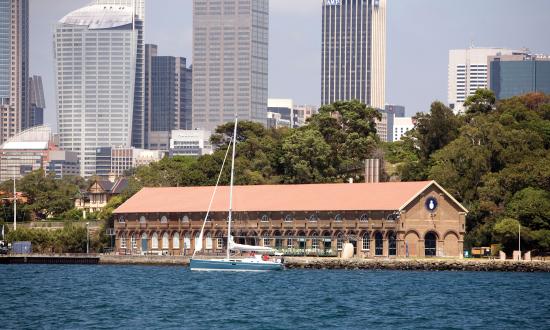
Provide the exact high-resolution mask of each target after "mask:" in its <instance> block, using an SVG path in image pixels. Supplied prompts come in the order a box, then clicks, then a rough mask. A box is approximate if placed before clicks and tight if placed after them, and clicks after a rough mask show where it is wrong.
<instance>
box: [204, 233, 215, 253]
mask: <svg viewBox="0 0 550 330" xmlns="http://www.w3.org/2000/svg"><path fill="white" fill-rule="evenodd" d="M213 243H214V242H212V234H211V233H208V234H206V244H205V248H206V250H212V246H213V245H214V244H213Z"/></svg>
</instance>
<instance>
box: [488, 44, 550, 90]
mask: <svg viewBox="0 0 550 330" xmlns="http://www.w3.org/2000/svg"><path fill="white" fill-rule="evenodd" d="M488 61H489V73H488V76H489V88H490V89H491V90H492V91H493V92H494V93H495V96H496V98H497V100H502V99H506V98H510V97H513V96H518V95H521V94H525V93H531V92H542V93H546V94H550V56H549V55H532V54H517V55H500V56H490V57H489V59H488Z"/></svg>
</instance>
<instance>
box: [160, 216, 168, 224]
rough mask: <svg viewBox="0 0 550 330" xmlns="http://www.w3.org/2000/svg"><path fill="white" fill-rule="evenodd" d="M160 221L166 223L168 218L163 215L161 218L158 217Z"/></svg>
mask: <svg viewBox="0 0 550 330" xmlns="http://www.w3.org/2000/svg"><path fill="white" fill-rule="evenodd" d="M160 223H168V218H167V217H166V216H165V215H163V216H162V218H160Z"/></svg>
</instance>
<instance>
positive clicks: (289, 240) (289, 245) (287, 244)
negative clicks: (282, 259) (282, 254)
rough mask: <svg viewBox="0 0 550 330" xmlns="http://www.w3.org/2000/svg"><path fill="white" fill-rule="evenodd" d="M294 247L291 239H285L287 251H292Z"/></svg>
mask: <svg viewBox="0 0 550 330" xmlns="http://www.w3.org/2000/svg"><path fill="white" fill-rule="evenodd" d="M293 247H294V242H293V240H292V238H287V239H286V248H287V249H292V248H293Z"/></svg>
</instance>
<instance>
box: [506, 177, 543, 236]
mask: <svg viewBox="0 0 550 330" xmlns="http://www.w3.org/2000/svg"><path fill="white" fill-rule="evenodd" d="M506 213H507V215H508V216H510V217H513V218H515V219H519V221H520V222H521V223H522V225H524V226H528V227H529V228H532V229H537V230H538V229H550V192H548V191H545V190H542V189H537V188H532V187H529V188H525V189H523V190H520V191H518V192H517V193H515V194H514V197H512V199H511V200H510V202H509V203H508V205H506Z"/></svg>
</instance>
